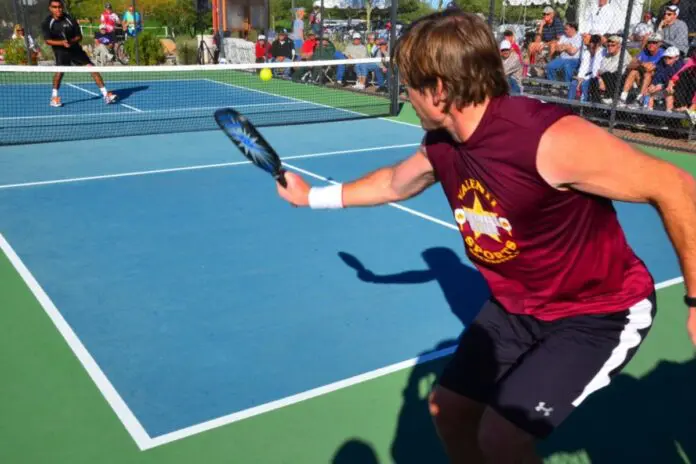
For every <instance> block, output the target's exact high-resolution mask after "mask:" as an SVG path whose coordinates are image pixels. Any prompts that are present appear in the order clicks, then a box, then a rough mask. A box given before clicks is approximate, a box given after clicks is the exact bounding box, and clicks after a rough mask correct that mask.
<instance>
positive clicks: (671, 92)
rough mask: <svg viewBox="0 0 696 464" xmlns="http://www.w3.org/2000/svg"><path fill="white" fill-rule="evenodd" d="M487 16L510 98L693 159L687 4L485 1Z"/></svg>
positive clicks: (695, 94)
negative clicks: (562, 110) (561, 110)
mask: <svg viewBox="0 0 696 464" xmlns="http://www.w3.org/2000/svg"><path fill="white" fill-rule="evenodd" d="M682 3H683V4H684V5H682ZM489 7H490V10H489V11H493V12H494V14H493V16H489V18H488V19H489V24H491V26H492V28H493V31H494V33H495V35H496V37H497V38H498V41H499V43H500V45H501V47H500V48H501V56H502V59H503V63H504V65H505V69H506V72H507V73H508V78H509V81H510V83H511V87H512V88H513V91H516V92H518V93H521V94H524V95H527V96H531V97H536V98H539V99H542V100H544V101H548V102H553V103H557V104H561V105H564V106H568V107H571V108H572V109H573V110H574V111H575V113H576V114H578V115H580V116H582V117H584V118H586V119H588V120H591V121H593V122H595V123H597V124H599V125H602V126H605V127H607V128H608V130H609V131H611V132H613V133H615V134H616V135H618V136H620V137H622V138H624V139H626V140H629V141H631V142H638V143H642V144H648V145H654V146H659V147H664V148H670V149H675V150H680V151H690V152H696V53H695V51H696V47H694V45H696V42H695V41H694V32H696V30H695V29H694V21H696V4H692V2H688V3H687V2H680V1H679V0H668V1H667V2H666V3H652V2H651V1H650V0H610V1H607V0H577V1H567V0H562V1H559V2H555V3H551V4H548V3H547V4H544V3H542V2H541V1H539V0H505V1H504V2H502V1H501V0H491V3H490V4H489Z"/></svg>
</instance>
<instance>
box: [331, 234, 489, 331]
mask: <svg viewBox="0 0 696 464" xmlns="http://www.w3.org/2000/svg"><path fill="white" fill-rule="evenodd" d="M338 256H339V257H340V258H341V259H342V260H343V262H344V263H346V264H347V265H348V266H349V267H351V268H353V269H355V271H356V272H357V277H358V278H359V279H360V280H362V281H363V282H369V283H374V284H404V285H408V284H412V285H413V284H423V283H428V282H433V281H435V282H437V283H438V284H439V286H440V289H441V290H442V293H443V295H444V296H445V300H446V301H447V304H448V306H449V309H450V310H451V311H452V313H453V314H454V315H455V316H457V318H458V319H459V320H460V321H461V323H462V326H466V325H468V324H469V323H470V322H471V321H472V319H473V318H474V317H475V316H476V314H478V312H479V310H480V309H481V306H482V305H483V302H484V301H485V300H486V298H488V296H489V290H488V286H487V285H486V282H485V281H484V279H483V277H482V276H481V274H480V273H479V272H478V271H476V270H475V269H473V268H471V267H469V266H467V265H465V264H464V263H463V262H462V260H461V259H460V258H459V256H458V255H457V254H456V253H455V252H454V251H452V250H451V249H449V248H445V247H433V248H428V249H426V250H424V251H423V252H422V253H421V256H422V257H423V261H424V263H425V267H424V268H423V269H416V270H407V271H401V272H397V273H394V274H384V275H377V274H374V273H373V272H372V271H370V270H369V269H367V268H366V267H365V266H364V265H363V263H362V262H361V261H360V260H359V259H358V258H356V257H355V256H353V255H351V254H350V253H346V252H339V253H338ZM428 309H429V310H436V309H437V308H428Z"/></svg>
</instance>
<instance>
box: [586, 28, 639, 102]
mask: <svg viewBox="0 0 696 464" xmlns="http://www.w3.org/2000/svg"><path fill="white" fill-rule="evenodd" d="M622 42H623V40H622V38H621V37H619V36H618V35H612V36H609V38H608V39H607V43H606V50H605V51H604V52H603V54H602V63H601V64H600V65H599V70H598V71H597V78H596V79H592V81H591V82H590V88H589V95H588V96H589V99H590V101H601V102H602V103H603V104H605V105H610V104H611V103H612V100H613V98H614V94H615V92H616V87H617V86H619V85H621V76H623V75H624V72H625V71H626V69H627V67H628V64H629V63H630V62H631V54H630V53H628V50H623V67H622V68H621V69H619V64H620V62H621V44H622Z"/></svg>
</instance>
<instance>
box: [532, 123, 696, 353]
mask: <svg viewBox="0 0 696 464" xmlns="http://www.w3.org/2000/svg"><path fill="white" fill-rule="evenodd" d="M588 142H589V143H591V144H592V148H591V149H590V150H585V149H579V147H586V146H587V144H588ZM537 168H538V171H539V173H540V175H541V176H542V177H543V178H544V179H545V180H546V181H547V182H548V183H549V184H550V185H552V186H554V187H556V188H561V189H563V188H572V189H576V190H579V191H583V192H587V193H590V194H594V195H599V196H603V197H606V198H610V199H613V200H618V201H628V202H637V203H650V204H652V205H653V206H654V207H655V208H656V209H657V210H658V212H659V213H660V215H661V217H662V221H663V223H664V225H665V229H666V230H667V233H668V235H669V237H670V239H671V241H672V243H673V245H674V247H675V250H676V252H677V255H678V257H679V261H680V265H681V269H682V273H683V275H684V283H685V285H686V292H687V295H689V296H691V297H694V296H696V180H694V178H693V177H692V176H691V175H690V174H688V173H687V172H685V171H683V170H682V169H680V168H678V167H677V166H674V165H673V164H671V163H668V162H666V161H663V160H661V159H658V158H654V157H652V156H649V155H647V154H645V153H642V152H640V151H638V150H636V149H634V148H633V147H632V146H631V145H629V144H628V143H626V142H624V141H622V140H620V139H618V138H616V137H614V136H612V135H611V134H609V133H608V132H606V131H605V130H604V129H601V128H599V127H597V126H595V125H594V124H592V123H590V122H588V121H585V120H583V119H581V118H579V117H575V116H571V117H566V118H563V119H561V120H560V121H558V122H557V123H556V124H554V125H553V126H551V127H550V128H549V130H548V131H547V133H546V134H545V135H544V136H543V137H542V139H541V143H540V144H539V149H538V154H537ZM688 324H689V333H690V336H691V339H692V341H693V342H694V343H695V344H696V307H694V306H692V307H691V310H690V314H689V322H688Z"/></svg>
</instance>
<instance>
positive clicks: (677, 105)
mask: <svg viewBox="0 0 696 464" xmlns="http://www.w3.org/2000/svg"><path fill="white" fill-rule="evenodd" d="M667 92H668V95H670V94H671V96H672V98H673V99H674V103H673V108H674V111H686V112H687V113H688V114H689V117H691V122H692V124H696V47H691V49H690V50H689V58H688V59H687V60H686V64H684V66H682V68H681V69H680V70H679V71H677V73H676V74H675V75H674V76H672V78H671V79H670V80H669V83H668V84H667Z"/></svg>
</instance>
